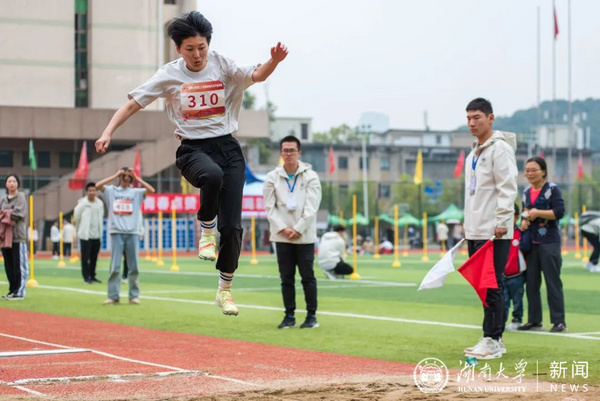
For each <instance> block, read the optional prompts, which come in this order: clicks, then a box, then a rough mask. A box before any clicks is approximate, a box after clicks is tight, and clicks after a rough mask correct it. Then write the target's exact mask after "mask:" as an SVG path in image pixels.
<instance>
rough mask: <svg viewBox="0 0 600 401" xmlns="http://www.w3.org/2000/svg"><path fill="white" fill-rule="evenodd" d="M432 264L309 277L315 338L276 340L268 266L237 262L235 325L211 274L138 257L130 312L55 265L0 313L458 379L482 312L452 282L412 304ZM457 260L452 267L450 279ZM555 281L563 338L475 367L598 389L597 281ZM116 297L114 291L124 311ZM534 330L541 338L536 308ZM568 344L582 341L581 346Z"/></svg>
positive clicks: (570, 275)
mask: <svg viewBox="0 0 600 401" xmlns="http://www.w3.org/2000/svg"><path fill="white" fill-rule="evenodd" d="M438 258H439V254H437V253H435V254H430V261H429V262H422V261H421V255H420V254H418V255H417V254H415V255H410V256H408V257H401V259H400V260H401V262H402V267H401V268H392V267H391V265H392V261H393V258H392V257H391V256H382V257H381V259H378V260H375V259H374V258H373V257H372V256H361V257H359V274H360V275H361V280H336V281H330V280H326V279H325V278H324V275H323V274H322V273H321V272H320V270H319V269H318V267H315V271H316V273H317V277H318V291H319V311H318V319H319V323H320V325H321V327H319V328H318V329H316V330H300V329H291V330H278V329H277V324H278V323H279V322H280V321H281V319H282V317H283V312H282V301H281V294H280V287H279V283H280V282H279V278H278V276H277V265H276V262H275V258H274V257H273V256H263V257H259V258H258V260H259V264H258V265H250V263H249V261H250V258H249V257H244V256H243V257H242V258H241V260H240V268H239V270H238V272H237V274H236V278H235V280H234V287H233V295H234V298H235V300H236V303H237V304H238V307H239V309H240V315H239V316H238V317H225V316H223V315H222V314H221V313H220V310H219V309H218V308H217V307H216V306H214V305H213V301H214V295H215V291H216V286H217V279H218V276H217V274H216V270H214V264H213V263H208V262H201V261H199V260H197V259H196V258H178V260H177V262H178V265H179V267H180V268H181V271H180V272H176V273H175V272H170V271H169V267H170V266H171V260H170V259H165V266H162V267H158V266H156V264H155V263H153V262H150V261H146V260H144V258H143V257H141V258H140V263H141V268H140V271H141V275H140V282H141V296H140V299H141V301H142V305H140V306H130V305H128V304H127V303H125V304H123V305H120V306H117V307H112V306H110V307H106V306H102V305H101V303H102V301H103V300H104V299H106V284H105V283H103V284H93V285H87V284H84V283H83V280H82V278H81V274H80V270H79V266H78V264H75V265H73V264H71V265H69V264H68V263H67V267H64V268H58V267H57V261H55V260H49V259H41V260H36V261H35V278H36V279H37V281H38V283H39V286H38V287H36V288H28V290H27V299H26V300H25V301H24V302H8V301H5V302H3V303H0V307H1V308H13V309H22V310H29V311H35V312H41V313H47V314H55V315H63V316H71V317H80V318H87V319H95V320H101V321H109V322H115V323H123V324H128V325H136V326H141V327H148V328H155V329H161V330H170V331H177V332H186V333H193V334H200V335H205V336H214V337H220V338H228V339H236V340H244V341H250V342H256V343H264V344H273V345H281V346H286V347H294V348H301V349H310V350H320V351H327V352H333V353H339V354H347V355H355V356H364V357H370V358H377V359H384V360H390V361H398V362H409V363H414V364H416V363H418V362H419V361H421V360H422V359H424V358H427V357H435V358H439V359H441V360H442V361H444V362H445V364H446V365H447V366H448V368H450V369H460V368H461V367H462V365H461V364H460V362H461V361H464V356H463V349H464V348H465V347H468V346H472V345H474V344H475V343H476V342H477V340H478V339H479V337H480V336H481V321H482V318H483V312H482V307H481V304H480V302H479V299H478V298H477V296H476V294H475V292H474V290H473V289H472V288H471V287H470V286H469V285H468V284H467V282H466V281H465V280H464V279H463V277H462V276H461V275H460V274H459V273H458V272H455V273H452V274H451V275H449V277H448V280H447V281H446V284H445V286H444V287H442V288H439V289H434V290H427V291H420V292H417V286H418V284H419V283H420V281H421V279H422V278H423V277H424V275H425V273H426V272H427V271H428V270H429V268H431V266H433V264H434V263H435V262H436V261H437V260H438ZM465 258H466V256H463V255H457V257H456V260H455V267H458V266H460V264H461V263H462V262H463V261H464V260H465ZM98 271H99V275H98V276H99V278H100V279H102V280H103V281H104V282H106V277H107V275H108V273H107V272H108V259H101V260H100V261H99V265H98ZM562 279H563V285H564V291H565V304H566V316H567V325H568V328H569V332H568V333H567V334H566V335H563V334H549V333H548V332H547V331H546V332H544V333H542V334H540V333H525V332H506V333H505V335H504V341H505V344H506V347H507V349H508V353H507V354H506V355H504V357H503V358H501V359H496V360H492V361H487V362H488V364H489V365H490V366H491V368H492V371H493V372H497V371H499V369H500V363H501V362H502V364H503V367H504V368H505V369H506V371H505V374H506V375H507V376H509V377H510V376H511V373H512V375H515V364H517V363H519V362H520V361H524V362H526V363H527V367H526V372H527V375H528V376H529V377H531V376H530V375H533V374H534V373H535V372H536V364H537V366H538V369H539V372H540V376H539V378H540V379H542V380H551V381H552V380H557V381H562V382H565V379H560V378H553V377H552V376H553V375H552V374H551V368H550V366H551V363H552V362H566V364H565V365H563V366H567V367H568V369H567V371H566V377H567V382H570V383H577V382H585V383H587V384H589V385H597V384H599V383H600V346H599V345H600V342H599V340H600V319H598V294H599V292H598V287H599V286H600V274H596V275H594V274H591V273H589V272H588V271H587V270H584V269H583V268H582V267H581V262H580V261H578V260H576V259H574V258H573V256H572V253H571V254H570V255H569V256H567V257H565V260H564V262H563V273H562ZM296 289H297V291H296V298H297V303H298V308H299V309H303V307H304V300H303V293H302V289H301V286H300V283H299V279H297V287H296ZM126 290H127V285H126V284H124V285H123V286H122V288H121V293H122V296H123V299H124V300H126V299H127V295H126ZM542 297H543V298H545V288H542ZM303 318H304V313H302V312H298V313H297V320H300V322H301V321H302V320H303ZM544 319H545V321H544V324H545V325H546V326H547V327H546V329H549V328H550V327H551V324H550V322H549V312H548V308H547V306H546V303H545V299H544ZM579 333H591V334H585V335H583V337H587V338H582V337H581V336H580V335H579ZM574 361H575V362H581V361H585V362H588V366H589V368H588V369H589V371H588V374H589V377H588V378H583V377H574V378H573V377H571V364H572V363H573V362H574ZM481 362H484V361H480V363H481ZM481 364H482V365H483V363H481Z"/></svg>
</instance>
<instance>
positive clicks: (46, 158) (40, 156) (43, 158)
mask: <svg viewBox="0 0 600 401" xmlns="http://www.w3.org/2000/svg"><path fill="white" fill-rule="evenodd" d="M37 166H38V168H50V152H46V151H42V152H37Z"/></svg>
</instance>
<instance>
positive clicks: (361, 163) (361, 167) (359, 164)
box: [358, 157, 369, 170]
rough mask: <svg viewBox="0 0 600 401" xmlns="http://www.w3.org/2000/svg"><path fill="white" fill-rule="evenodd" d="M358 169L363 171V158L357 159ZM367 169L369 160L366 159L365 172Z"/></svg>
mask: <svg viewBox="0 0 600 401" xmlns="http://www.w3.org/2000/svg"><path fill="white" fill-rule="evenodd" d="M358 168H360V169H361V170H362V169H363V158H362V157H359V158H358ZM368 169H369V158H368V157H367V170H368Z"/></svg>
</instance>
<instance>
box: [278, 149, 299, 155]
mask: <svg viewBox="0 0 600 401" xmlns="http://www.w3.org/2000/svg"><path fill="white" fill-rule="evenodd" d="M281 153H283V154H284V155H294V154H296V153H298V150H297V149H282V150H281Z"/></svg>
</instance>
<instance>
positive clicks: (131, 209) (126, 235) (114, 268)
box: [96, 167, 154, 305]
mask: <svg viewBox="0 0 600 401" xmlns="http://www.w3.org/2000/svg"><path fill="white" fill-rule="evenodd" d="M115 178H118V179H119V185H118V186H114V185H106V184H107V183H109V182H111V181H112V180H114V179H115ZM133 180H136V181H137V182H139V183H140V184H141V185H142V187H143V188H131V183H132V182H133ZM96 188H98V190H99V191H100V192H104V199H105V200H106V203H107V206H108V232H109V233H110V240H111V258H110V275H109V277H108V298H107V299H106V301H104V302H103V305H117V304H119V292H120V289H121V280H120V270H121V256H122V255H123V252H125V253H126V254H127V267H128V268H129V272H128V280H129V303H130V304H134V305H139V303H140V300H139V295H140V287H139V280H138V254H139V251H140V238H139V231H140V219H141V218H142V201H143V199H144V195H146V194H152V193H154V188H153V187H152V186H151V185H150V184H148V183H147V182H145V181H144V180H142V179H141V178H140V177H138V176H137V175H136V174H135V172H134V171H133V170H132V169H130V168H129V167H123V168H122V169H121V170H119V171H117V172H116V173H115V174H113V175H111V176H110V177H107V178H105V179H103V180H101V181H100V182H98V183H97V184H96Z"/></svg>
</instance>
